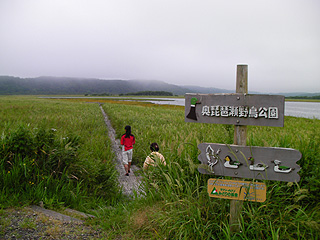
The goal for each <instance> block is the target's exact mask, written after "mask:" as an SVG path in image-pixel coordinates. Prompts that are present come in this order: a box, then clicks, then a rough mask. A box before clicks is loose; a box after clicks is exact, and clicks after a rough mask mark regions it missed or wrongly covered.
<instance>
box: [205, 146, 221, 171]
mask: <svg viewBox="0 0 320 240" xmlns="http://www.w3.org/2000/svg"><path fill="white" fill-rule="evenodd" d="M219 152H220V151H219V150H218V151H217V153H214V150H213V149H212V147H211V146H210V145H208V147H207V148H206V158H207V160H208V166H209V167H210V170H211V172H212V173H214V172H213V169H212V168H213V166H214V165H216V164H217V163H218V158H217V156H216V155H217V154H219Z"/></svg>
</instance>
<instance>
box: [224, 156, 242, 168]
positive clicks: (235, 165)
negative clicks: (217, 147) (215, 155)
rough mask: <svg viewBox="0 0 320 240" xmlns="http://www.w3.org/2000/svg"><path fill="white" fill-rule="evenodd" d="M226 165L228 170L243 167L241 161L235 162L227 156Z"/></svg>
mask: <svg viewBox="0 0 320 240" xmlns="http://www.w3.org/2000/svg"><path fill="white" fill-rule="evenodd" d="M224 160H225V163H224V164H223V165H224V166H225V167H226V168H238V167H239V166H240V165H242V163H241V162H239V161H234V160H232V158H231V157H230V156H229V155H227V156H226V157H225V158H224Z"/></svg>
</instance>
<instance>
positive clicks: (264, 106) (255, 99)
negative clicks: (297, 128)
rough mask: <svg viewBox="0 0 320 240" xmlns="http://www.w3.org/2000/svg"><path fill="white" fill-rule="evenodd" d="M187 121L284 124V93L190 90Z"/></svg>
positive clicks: (187, 98) (186, 106)
mask: <svg viewBox="0 0 320 240" xmlns="http://www.w3.org/2000/svg"><path fill="white" fill-rule="evenodd" d="M185 121H186V122H198V123H217V124H232V125H255V126H272V127H283V123H284V96H281V95H258V94H239V93H223V94H197V93H187V94H186V95H185Z"/></svg>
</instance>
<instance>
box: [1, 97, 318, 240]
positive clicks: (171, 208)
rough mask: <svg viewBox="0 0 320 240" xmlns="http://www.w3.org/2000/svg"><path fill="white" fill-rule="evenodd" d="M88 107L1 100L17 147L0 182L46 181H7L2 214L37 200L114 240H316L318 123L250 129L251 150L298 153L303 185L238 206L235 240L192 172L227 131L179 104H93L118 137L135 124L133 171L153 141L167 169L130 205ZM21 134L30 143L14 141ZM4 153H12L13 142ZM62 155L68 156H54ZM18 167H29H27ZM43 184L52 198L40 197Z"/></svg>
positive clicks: (150, 175)
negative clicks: (188, 118)
mask: <svg viewBox="0 0 320 240" xmlns="http://www.w3.org/2000/svg"><path fill="white" fill-rule="evenodd" d="M91 101H93V100H91ZM85 102H87V100H86V99H76V100H75V99H73V100H49V99H37V98H31V97H30V98H22V97H19V98H17V97H1V101H0V114H1V120H2V121H1V122H0V129H1V133H2V137H1V141H9V139H13V140H14V139H15V140H14V142H17V143H19V144H20V146H21V145H22V146H23V147H22V148H21V152H20V153H17V151H15V150H11V151H9V150H8V149H9V147H7V146H9V145H7V144H4V145H2V146H6V147H3V149H2V150H1V151H4V150H6V151H7V154H5V155H3V156H2V159H4V158H5V159H6V160H9V161H10V162H16V163H17V165H15V166H16V167H15V169H13V167H11V165H10V164H9V165H8V164H7V162H8V161H2V165H0V170H1V174H2V175H1V179H6V178H8V179H9V178H10V176H8V171H10V174H11V171H12V170H15V171H17V173H19V176H20V175H22V176H20V177H18V179H17V181H20V182H19V184H21V182H22V178H23V179H25V180H26V181H28V180H29V179H30V178H26V176H27V177H31V175H30V176H29V175H28V172H27V171H25V170H26V169H27V170H28V169H30V171H31V170H32V171H33V172H34V173H35V174H33V176H34V177H36V176H37V174H40V176H41V174H43V175H45V176H46V178H45V179H46V180H44V181H42V180H41V179H39V180H38V179H35V180H38V182H37V181H34V184H29V182H25V183H23V184H22V185H23V186H21V187H19V186H18V187H19V188H18V189H19V190H17V191H15V190H14V189H13V187H14V185H13V184H15V183H14V182H13V181H14V178H12V179H9V180H10V181H9V180H6V181H8V184H11V185H8V184H7V183H6V184H3V183H1V184H3V185H1V191H2V192H1V198H0V204H1V205H2V207H6V206H14V205H23V204H30V203H32V202H35V203H37V202H38V201H41V200H42V201H44V203H45V205H46V206H47V207H57V206H61V205H63V206H72V207H74V208H77V209H79V210H83V211H87V212H90V213H92V214H95V215H96V216H97V218H96V219H94V220H92V222H91V224H94V225H97V227H98V226H99V228H101V229H103V230H104V231H105V232H106V234H107V236H108V237H109V238H110V239H119V238H122V239H319V237H320V233H319V232H320V204H319V199H320V194H319V192H320V180H319V179H320V170H319V169H320V168H319V167H320V166H319V165H320V120H317V119H303V118H295V117H285V127H283V128H276V127H257V126H248V139H247V145H251V146H264V147H286V148H294V149H297V150H299V151H300V152H301V153H302V154H303V157H302V159H301V160H300V161H299V162H298V164H299V165H300V166H301V167H302V169H301V171H300V172H299V174H300V176H301V181H300V182H299V183H285V182H276V181H265V183H266V185H267V187H268V189H267V200H266V201H265V202H264V203H255V202H244V205H243V209H242V213H241V219H240V225H241V232H240V233H235V234H232V233H230V230H229V207H230V206H229V203H230V202H229V200H224V199H216V198H210V197H209V196H208V193H207V180H208V179H209V178H211V177H213V176H208V175H203V174H200V173H199V172H198V170H197V167H198V164H199V161H198V160H197V157H198V155H199V151H198V149H197V145H198V144H199V143H201V142H214V143H232V142H233V127H232V126H229V125H216V124H193V123H185V122H184V108H183V107H179V106H169V105H167V106H165V105H161V106H160V105H154V104H148V103H138V102H132V101H130V102H124V101H123V102H121V101H115V100H99V102H104V104H103V108H104V110H105V112H106V113H107V114H108V116H109V118H110V119H111V122H112V125H113V127H114V128H115V130H116V133H117V135H118V138H119V137H120V136H121V135H122V134H123V133H124V126H125V125H127V124H130V125H131V126H132V133H133V134H134V135H135V136H136V141H137V142H136V145H135V147H134V159H133V161H134V163H135V164H137V165H139V166H141V165H142V163H143V161H144V159H145V157H146V156H147V155H148V154H149V144H150V143H151V142H154V141H156V142H158V144H159V146H160V152H161V153H162V154H163V155H164V156H165V158H166V161H167V166H162V165H160V166H157V167H155V168H153V169H152V170H150V171H148V172H147V173H143V172H141V175H142V186H141V188H142V189H143V190H144V192H145V193H144V194H142V196H141V197H139V196H135V197H134V199H133V200H130V199H126V198H123V197H121V196H119V194H118V191H117V190H116V189H115V187H114V185H112V184H111V183H114V180H115V174H114V172H115V170H114V168H113V166H112V163H111V159H112V158H113V154H112V152H111V149H110V142H108V141H109V140H108V139H107V134H106V128H105V125H104V122H103V117H102V115H101V111H100V109H99V107H98V104H89V103H85ZM52 128H54V129H56V130H57V131H52ZM22 133H23V134H22ZM18 135H19V136H21V135H22V136H24V139H29V141H20V140H18V139H21V138H18V137H15V138H14V136H18ZM37 136H45V137H41V138H40V139H44V140H43V142H41V141H37V139H39V137H37ZM65 137H69V139H70V140H68V141H69V142H71V143H70V145H68V143H69V142H68V141H64V139H63V138H65ZM13 140H12V141H13ZM25 142H28V144H27V146H25V145H26V143H25ZM2 144H3V143H2ZM66 145H68V146H70V147H72V148H71V149H69V148H68V147H67V148H66ZM10 146H13V148H14V146H15V144H13V145H10ZM19 149H20V147H19ZM24 149H32V151H25V150H24ZM37 149H38V150H37ZM39 149H40V151H39ZM41 149H42V150H43V151H44V152H45V153H46V154H45V153H43V152H42V151H41ZM55 149H56V150H55ZM60 151H67V153H65V154H62V155H59V154H58V152H60ZM69 151H71V152H69ZM8 152H11V153H12V154H8ZM35 152H37V154H36V153H35ZM29 154H30V155H29ZM56 154H58V155H56ZM38 155H42V156H43V158H40V157H39V158H38V159H37V161H36V162H37V164H39V163H43V164H48V165H49V166H50V167H48V168H45V169H43V168H41V164H39V167H38V168H36V167H34V165H32V163H31V162H30V161H32V159H33V158H34V157H35V156H38ZM55 155H56V156H55ZM64 157H66V159H68V160H66V159H65V158H64ZM28 161H29V162H30V163H29V162H28ZM59 161H60V162H61V163H62V162H64V164H65V165H63V166H64V167H62V168H60V170H59V171H55V169H56V168H57V167H58V166H59V167H61V166H60V165H59V163H60V162H59ZM23 163H26V165H27V164H29V165H31V166H29V165H28V168H25V167H24V165H23ZM57 163H58V164H57ZM50 164H51V165H50ZM10 167H11V168H10ZM53 171H55V173H53ZM57 172H58V173H57ZM49 173H50V174H49ZM81 173H82V174H81ZM25 174H26V175H25ZM72 175H74V176H76V177H77V179H76V178H73V177H72ZM49 178H50V181H51V182H48V179H49ZM2 181H3V180H2ZM104 181H106V182H104ZM41 184H42V185H41ZM45 184H47V185H45ZM50 184H51V185H50ZM104 184H105V185H104ZM37 186H38V187H37ZM43 186H47V189H49V190H50V193H44V192H42V190H40V189H43ZM53 186H54V187H56V188H58V191H59V192H58V191H57V190H56V189H54V188H53ZM112 187H113V188H112ZM63 188H65V189H63ZM25 190H28V191H25ZM9 191H11V192H10V195H9ZM47 191H48V190H47ZM75 191H77V194H74V193H75ZM103 193H104V194H103ZM74 195H75V196H76V198H75V197H74ZM72 196H73V197H72ZM45 197H46V198H45ZM110 205H111V206H112V207H110ZM90 209H91V210H90ZM92 209H94V210H92ZM27 225H28V224H27Z"/></svg>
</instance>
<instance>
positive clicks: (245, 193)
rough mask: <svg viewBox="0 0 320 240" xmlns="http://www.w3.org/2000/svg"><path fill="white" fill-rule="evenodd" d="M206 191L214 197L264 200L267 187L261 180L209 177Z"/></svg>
mask: <svg viewBox="0 0 320 240" xmlns="http://www.w3.org/2000/svg"><path fill="white" fill-rule="evenodd" d="M208 193H209V196H210V197H215V198H225V199H233V200H242V201H255V202H264V201H265V200H266V195H267V187H266V185H265V184H264V183H261V182H249V181H238V180H237V181H236V180H225V179H214V178H210V179H209V180H208Z"/></svg>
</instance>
